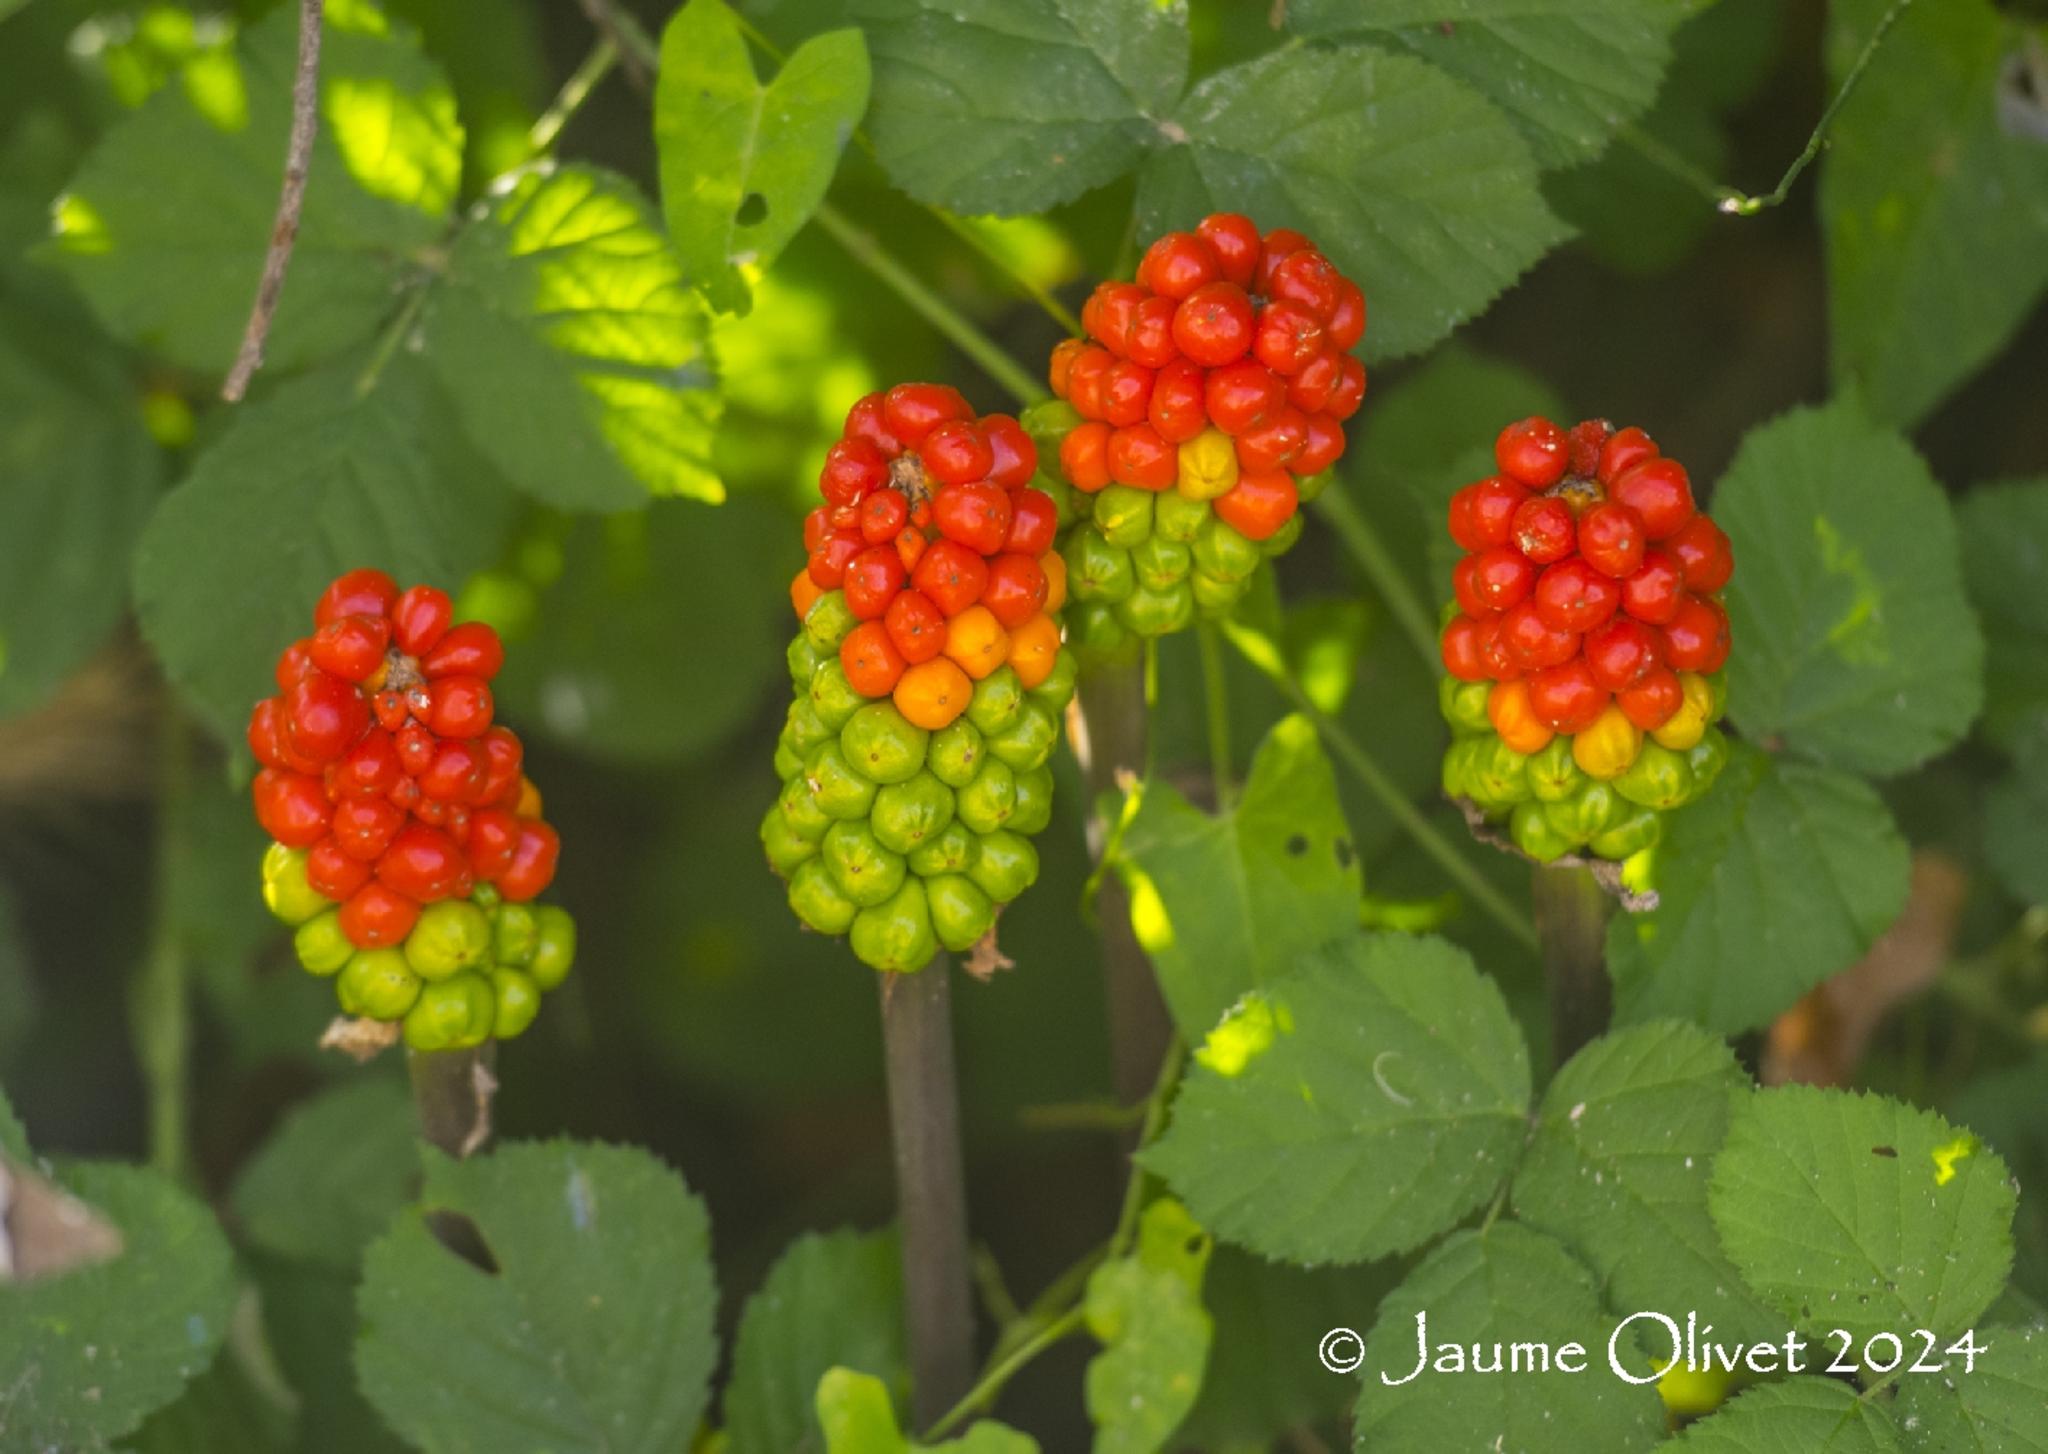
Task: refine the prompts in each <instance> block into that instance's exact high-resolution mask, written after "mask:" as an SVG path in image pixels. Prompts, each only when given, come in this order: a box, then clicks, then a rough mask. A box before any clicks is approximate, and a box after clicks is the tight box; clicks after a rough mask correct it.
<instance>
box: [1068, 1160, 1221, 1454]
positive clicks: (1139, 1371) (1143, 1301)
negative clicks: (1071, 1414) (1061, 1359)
mask: <svg viewBox="0 0 2048 1454" xmlns="http://www.w3.org/2000/svg"><path fill="white" fill-rule="evenodd" d="M1140 1228H1141V1231H1140V1235H1139V1245H1138V1250H1137V1251H1136V1252H1135V1253H1134V1254H1133V1255H1131V1256H1128V1257H1120V1258H1118V1259H1116V1260H1115V1261H1114V1262H1105V1263H1103V1264H1102V1265H1101V1266H1100V1267H1098V1268H1096V1269H1095V1271H1094V1272H1093V1273H1092V1274H1091V1275H1090V1276H1089V1278H1088V1290H1087V1296H1086V1300H1085V1302H1084V1304H1083V1306H1084V1307H1085V1309H1086V1314H1087V1319H1088V1331H1089V1332H1090V1333H1092V1334H1094V1335H1095V1338H1096V1341H1098V1342H1100V1343H1101V1344H1103V1351H1102V1352H1100V1353H1098V1354H1097V1355H1096V1356H1095V1357H1094V1358H1092V1359H1091V1360H1089V1363H1088V1372H1087V1375H1086V1378H1085V1382H1084V1385H1083V1387H1084V1389H1085V1391H1086V1394H1087V1400H1088V1417H1089V1418H1090V1419H1091V1420H1093V1422H1094V1424H1095V1445H1094V1447H1095V1454H1155V1451H1157V1450H1159V1449H1162V1448H1164V1447H1166V1444H1167V1441H1168V1440H1169V1439H1171V1438H1172V1437H1173V1432H1174V1430H1175V1429H1177V1428H1178V1427H1179V1426H1180V1423H1181V1420H1183V1419H1185V1418H1186V1417H1187V1415H1188V1411H1189V1410H1190V1409H1192V1408H1193V1407H1194V1404H1195V1396H1196V1395H1197V1394H1198V1393H1199V1392H1200V1391H1201V1387H1202V1371H1203V1368H1204V1367H1205V1366H1206V1364H1207V1363H1208V1359H1209V1342H1210V1338H1211V1336H1212V1334H1213V1332H1214V1324H1213V1323H1212V1322H1211V1320H1210V1317H1209V1314H1208V1313H1207V1312H1206V1311H1205V1310H1204V1309H1203V1307H1202V1275H1203V1272H1204V1271H1205V1270H1206V1268H1207V1266H1208V1262H1209V1254H1210V1251H1211V1249H1212V1248H1213V1247H1214V1243H1213V1242H1212V1241H1211V1240H1210V1238H1209V1236H1208V1234H1207V1233H1205V1232H1204V1231H1203V1230H1202V1229H1201V1227H1200V1226H1198V1225H1197V1224H1196V1223H1195V1222H1194V1220H1193V1219H1192V1218H1190V1217H1189V1216H1188V1214H1187V1209H1186V1208H1185V1207H1183V1206H1182V1205H1181V1204H1180V1203H1179V1202H1177V1201H1174V1200H1173V1199H1172V1198H1171V1197H1162V1198H1160V1199H1159V1200H1157V1201H1155V1202H1153V1203H1152V1204H1151V1205H1150V1206H1148V1207H1146V1208H1145V1212H1144V1217H1143V1220H1142V1221H1141V1223H1140Z"/></svg>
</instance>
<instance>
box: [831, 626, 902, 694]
mask: <svg viewBox="0 0 2048 1454" xmlns="http://www.w3.org/2000/svg"><path fill="white" fill-rule="evenodd" d="M839 665H840V666H841V667H842V668H843V669H844V670H845V672H846V680H847V681H848V682H849V683H850V684H851V685H852V687H853V689H854V690H855V691H856V692H859V693H860V694H861V695H862V696H863V697H886V696H888V695H889V691H890V689H891V688H892V687H894V686H895V685H896V680H897V678H898V677H901V676H902V675H903V653H902V652H900V651H898V650H897V649H896V643H895V642H893V641H891V640H890V639H889V628H888V627H887V626H885V625H884V624H883V623H882V622H880V621H863V622H861V623H860V625H858V626H856V627H854V628H853V630H851V631H849V632H847V633H846V640H844V641H842V642H840V643H839Z"/></svg>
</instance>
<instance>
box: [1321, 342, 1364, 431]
mask: <svg viewBox="0 0 2048 1454" xmlns="http://www.w3.org/2000/svg"><path fill="white" fill-rule="evenodd" d="M1341 362H1342V364H1343V368H1344V375H1343V377H1342V378H1340V379H1338V380H1337V387H1336V388H1334V389H1332V390H1331V391H1330V402H1329V403H1328V404H1326V405H1324V406H1323V407H1324V408H1326V409H1328V410H1329V411H1330V416H1331V417H1332V418H1334V419H1340V420H1341V419H1349V418H1350V417H1351V416H1352V415H1353V414H1356V413H1357V412H1358V406H1359V405H1360V404H1361V403H1363V402H1364V401H1365V365H1364V364H1362V363H1360V362H1359V361H1358V360H1357V359H1355V358H1353V357H1351V355H1350V354H1346V355H1344V358H1343V359H1342V360H1341Z"/></svg>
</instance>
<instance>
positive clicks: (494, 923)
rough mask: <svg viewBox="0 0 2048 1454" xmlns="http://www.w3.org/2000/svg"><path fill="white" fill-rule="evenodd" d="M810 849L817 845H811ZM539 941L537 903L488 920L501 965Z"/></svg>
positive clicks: (520, 963) (528, 958)
mask: <svg viewBox="0 0 2048 1454" xmlns="http://www.w3.org/2000/svg"><path fill="white" fill-rule="evenodd" d="M811 849H812V852H816V851H817V844H816V842H815V841H814V842H813V843H812V844H811ZM539 943H540V907H539V906H538V905H536V904H505V905H503V906H501V907H500V908H499V910H498V912H497V913H496V914H495V915H493V916H492V919H491V958H493V959H495V960H497V962H498V963H500V964H509V965H511V966H513V967H514V968H515V969H524V968H525V967H526V966H527V965H528V964H529V963H531V962H532V960H533V951H534V946H536V945H537V944H539Z"/></svg>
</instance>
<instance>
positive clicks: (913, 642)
mask: <svg viewBox="0 0 2048 1454" xmlns="http://www.w3.org/2000/svg"><path fill="white" fill-rule="evenodd" d="M882 626H883V629H884V630H886V631H887V632H888V633H889V640H890V642H891V643H892V644H893V645H894V646H895V648H896V651H897V654H898V655H899V656H901V657H902V658H903V660H904V661H905V663H907V664H908V665H910V666H916V665H917V664H918V663H920V662H926V661H930V660H931V659H932V658H933V657H935V656H937V655H938V654H939V653H940V652H941V651H944V650H945V649H946V615H945V613H944V612H943V611H941V610H940V609H939V608H938V607H937V606H935V605H933V604H932V599H931V597H929V596H927V595H926V594H925V593H924V592H922V591H905V592H903V593H902V594H901V595H899V596H897V597H896V599H895V600H893V601H891V602H890V603H889V609H888V611H887V613H886V614H885V615H884V616H883V617H882Z"/></svg>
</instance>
